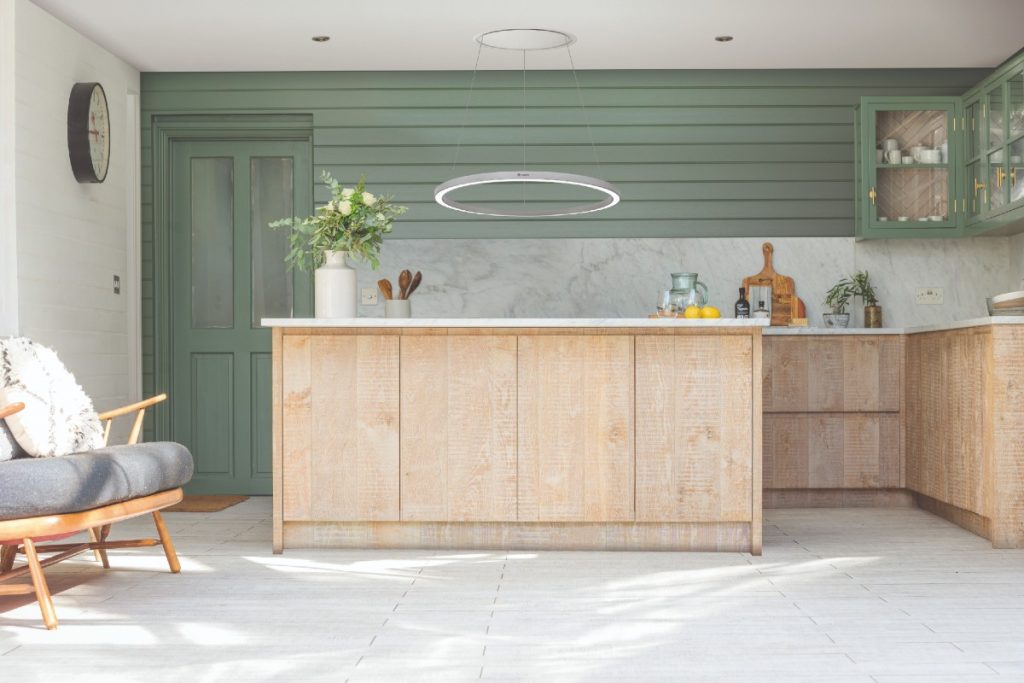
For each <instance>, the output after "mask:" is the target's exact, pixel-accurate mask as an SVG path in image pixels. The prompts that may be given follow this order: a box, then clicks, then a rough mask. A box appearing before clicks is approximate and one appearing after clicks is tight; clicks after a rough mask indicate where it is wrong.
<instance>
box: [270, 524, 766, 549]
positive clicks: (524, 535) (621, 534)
mask: <svg viewBox="0 0 1024 683" xmlns="http://www.w3.org/2000/svg"><path fill="white" fill-rule="evenodd" d="M750 542H751V541H750V523H749V522H714V523H712V522H709V523H697V522H694V523H689V522H676V523H660V522H659V523H633V522H602V523H576V522H536V523H527V522H285V523H284V547H285V548H403V549H416V548H420V549H432V550H440V549H475V550H476V549H479V550H485V549H491V550H692V551H728V552H750V547H751V546H750Z"/></svg>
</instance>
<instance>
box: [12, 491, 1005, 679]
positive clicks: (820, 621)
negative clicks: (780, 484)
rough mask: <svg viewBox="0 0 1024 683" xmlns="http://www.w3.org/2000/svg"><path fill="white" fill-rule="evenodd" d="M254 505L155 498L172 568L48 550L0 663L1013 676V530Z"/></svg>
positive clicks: (135, 526) (816, 516) (168, 670)
mask: <svg viewBox="0 0 1024 683" xmlns="http://www.w3.org/2000/svg"><path fill="white" fill-rule="evenodd" d="M269 516H270V506H269V502H268V501H267V500H266V499H255V500H250V501H248V502H246V503H243V504H241V505H238V506H236V507H233V508H230V509H228V510H226V511H224V512H221V513H216V514H212V515H202V514H169V515H167V517H168V521H169V526H170V528H171V531H172V533H173V534H174V536H175V539H176V542H177V545H178V549H179V552H180V554H181V556H182V565H183V568H184V571H183V573H182V574H181V575H178V576H174V575H171V574H169V573H167V571H166V564H165V563H164V560H163V557H162V555H161V554H160V550H159V549H147V550H144V551H138V552H135V551H120V552H112V553H111V558H112V563H113V565H114V569H111V570H109V571H103V570H101V569H99V568H97V566H96V564H95V563H94V562H93V561H92V559H91V556H88V555H83V556H80V558H79V559H76V560H74V561H72V562H66V563H63V564H61V565H58V566H57V567H52V568H50V569H49V570H48V575H49V577H50V581H51V586H52V587H53V588H54V589H55V591H59V593H58V594H57V596H56V604H57V611H58V616H59V617H60V619H61V627H60V629H59V630H58V631H55V632H47V631H46V630H45V629H43V628H42V625H41V622H40V620H39V613H38V610H37V608H36V606H35V604H34V603H30V602H27V601H26V600H25V599H23V598H20V597H19V598H0V681H19V682H22V681H29V682H30V681H40V682H44V681H45V682H47V683H49V682H51V681H74V682H75V683H81V682H82V681H93V680H95V681H105V682H109V681H145V682H146V683H156V682H157V681H175V682H177V681H203V682H206V681H219V680H231V681H238V682H240V683H241V682H243V681H253V680H279V681H306V680H318V681H320V680H322V681H345V680H352V681H357V680H396V681H410V680H431V679H433V680H445V681H449V680H462V679H477V678H484V679H510V680H511V679H531V680H543V681H554V680H557V681H583V680H588V681H589V680H619V681H624V680H686V681H703V680H709V681H710V680H715V681H725V680H728V681H739V680H744V681H766V680H785V681H795V680H805V681H825V680H829V681H872V680H874V681H897V680H915V681H929V682H931V681H950V682H954V681H955V682H956V683H962V682H968V681H1006V680H1019V681H1024V551H1008V550H1002V551H999V550H992V549H991V547H989V545H988V543H987V542H986V541H984V540H982V539H981V538H978V537H976V536H973V535H971V534H969V533H967V532H966V531H963V530H961V529H959V528H957V527H955V526H953V525H951V524H949V523H947V522H945V521H943V520H941V519H939V518H937V517H933V516H931V515H929V514H927V513H925V512H922V511H919V510H908V509H895V510H777V511H769V513H768V514H767V518H768V522H767V529H766V545H765V553H764V556H763V557H758V558H754V557H749V556H747V555H739V554H727V553H716V554H711V553H692V554H680V553H586V552H564V553H562V552H547V553H532V552H512V553H503V552H429V551H288V552H287V553H285V554H284V555H280V556H275V555H272V554H271V553H270V522H269ZM146 527H148V525H147V524H146V523H144V522H142V521H133V522H129V523H125V524H122V525H121V528H120V529H118V528H116V527H115V536H117V535H121V536H126V535H129V534H133V533H134V534H138V533H139V531H140V529H141V528H146ZM143 533H147V534H148V533H149V531H148V528H146V530H145V531H144V532H143Z"/></svg>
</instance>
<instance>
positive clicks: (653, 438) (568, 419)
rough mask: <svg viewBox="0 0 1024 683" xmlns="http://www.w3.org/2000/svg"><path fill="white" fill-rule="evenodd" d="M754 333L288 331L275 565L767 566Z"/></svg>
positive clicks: (734, 324)
mask: <svg viewBox="0 0 1024 683" xmlns="http://www.w3.org/2000/svg"><path fill="white" fill-rule="evenodd" d="M762 322H763V321H754V320H741V321H740V320H696V321H693V320H675V319H671V320H664V319H661V320H648V319H634V320H623V319H609V320H604V319H593V320H591V319H586V320H581V319H548V318H544V319H529V320H527V319H521V320H517V319H491V320H471V319H451V320H436V319H407V320H382V319H369V318H357V319H346V320H312V319H304V320H300V319H274V320H265V321H264V325H266V326H268V327H273V329H274V332H273V340H274V341H273V396H274V399H273V445H274V551H275V552H281V551H282V550H283V549H284V548H311V547H315V548H353V547H357V548H510V549H602V550H611V549H617V550H729V551H746V552H751V553H754V554H760V552H761V330H762V327H763V324H761V323H762Z"/></svg>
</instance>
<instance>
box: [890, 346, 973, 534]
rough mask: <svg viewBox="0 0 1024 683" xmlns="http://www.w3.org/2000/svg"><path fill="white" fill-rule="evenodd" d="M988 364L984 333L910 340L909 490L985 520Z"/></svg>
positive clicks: (908, 396) (908, 407)
mask: <svg viewBox="0 0 1024 683" xmlns="http://www.w3.org/2000/svg"><path fill="white" fill-rule="evenodd" d="M991 359H992V333H991V329H990V328H988V327H976V328H968V329H961V330H950V331H946V332H938V333H929V334H914V335H910V336H909V338H908V339H907V488H909V489H911V490H913V491H915V492H917V493H922V494H924V495H926V496H929V497H931V498H934V499H935V500H938V501H940V502H943V503H947V504H949V505H953V506H956V507H958V508H962V509H964V510H968V511H970V512H974V513H977V514H979V515H982V516H986V517H987V516H988V515H989V514H990V511H989V509H988V506H987V504H986V496H985V483H986V481H987V480H988V478H989V477H990V476H991V473H990V471H989V470H990V465H989V463H988V460H989V459H990V457H991V450H990V449H991V446H990V444H991V434H989V435H988V436H986V430H987V428H986V422H987V420H989V419H990V418H989V417H988V415H987V411H988V410H989V409H990V408H991V397H990V396H991V394H990V392H991V387H990V379H989V377H990V376H989V371H988V368H989V367H990V363H991ZM989 424H991V423H989Z"/></svg>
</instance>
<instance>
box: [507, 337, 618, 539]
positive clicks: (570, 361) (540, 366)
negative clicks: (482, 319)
mask: <svg viewBox="0 0 1024 683" xmlns="http://www.w3.org/2000/svg"><path fill="white" fill-rule="evenodd" d="M518 386H519V391H518V401H519V505H518V510H519V515H518V519H519V520H520V521H554V522H559V521H580V522H596V521H631V520H632V519H633V516H634V513H633V489H634V483H635V482H634V433H633V412H634V400H633V338H632V337H630V336H559V337H552V336H548V337H535V336H521V337H519V382H518Z"/></svg>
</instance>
